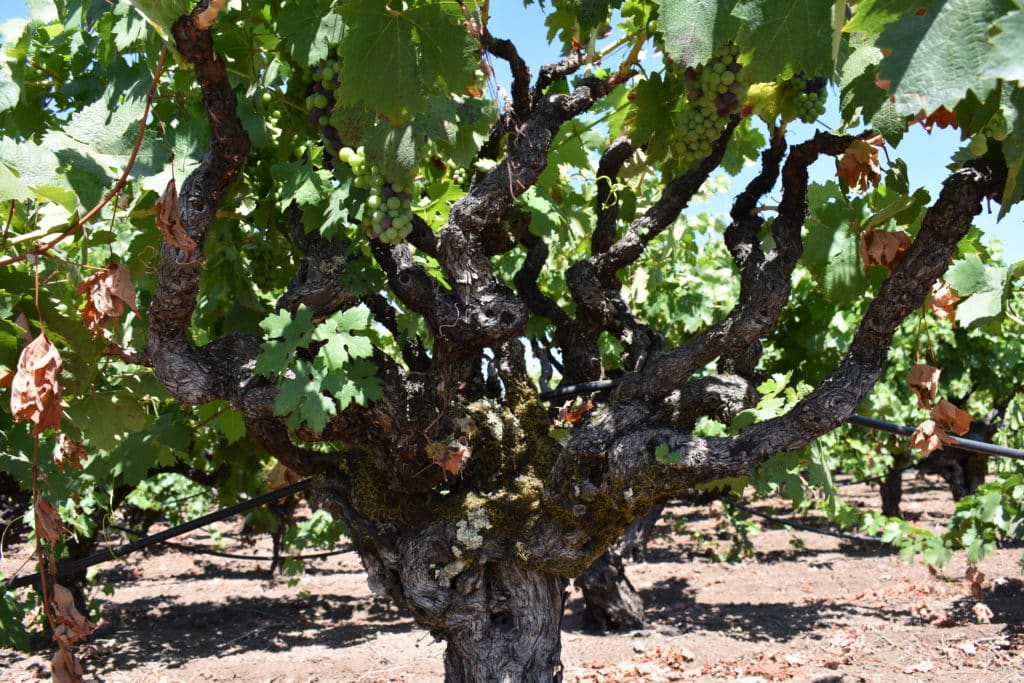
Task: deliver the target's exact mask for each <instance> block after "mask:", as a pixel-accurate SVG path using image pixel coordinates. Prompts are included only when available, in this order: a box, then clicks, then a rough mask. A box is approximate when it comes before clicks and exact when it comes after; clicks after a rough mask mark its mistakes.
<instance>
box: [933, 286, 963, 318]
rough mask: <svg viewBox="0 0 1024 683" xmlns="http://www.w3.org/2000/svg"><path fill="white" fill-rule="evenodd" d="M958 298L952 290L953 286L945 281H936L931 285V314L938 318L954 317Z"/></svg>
mask: <svg viewBox="0 0 1024 683" xmlns="http://www.w3.org/2000/svg"><path fill="white" fill-rule="evenodd" d="M959 301H960V298H959V297H957V295H956V294H955V293H954V292H953V288H952V287H950V286H949V285H948V284H946V283H945V282H942V283H936V284H935V286H934V287H932V300H931V304H930V308H931V311H932V314H933V315H934V316H935V317H936V318H938V319H939V320H953V319H954V318H955V317H956V305H957V302H959Z"/></svg>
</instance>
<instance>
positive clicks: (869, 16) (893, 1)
mask: <svg viewBox="0 0 1024 683" xmlns="http://www.w3.org/2000/svg"><path fill="white" fill-rule="evenodd" d="M927 2H928V0H861V1H860V2H858V3H857V4H856V6H855V9H854V11H853V17H852V18H851V19H850V21H848V22H846V25H845V26H844V27H843V31H844V32H846V33H855V32H860V33H867V34H869V35H876V34H878V33H881V32H882V29H884V28H885V27H886V26H888V25H889V24H891V23H892V22H894V21H896V20H897V19H899V18H900V17H902V16H904V15H906V14H913V13H914V12H915V11H916V10H918V9H920V8H921V7H922V6H923V5H925V4H927Z"/></svg>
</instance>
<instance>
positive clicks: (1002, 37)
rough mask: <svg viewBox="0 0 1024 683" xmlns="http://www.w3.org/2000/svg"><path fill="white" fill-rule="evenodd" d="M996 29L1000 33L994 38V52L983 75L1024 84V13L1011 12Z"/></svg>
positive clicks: (999, 22)
mask: <svg viewBox="0 0 1024 683" xmlns="http://www.w3.org/2000/svg"><path fill="white" fill-rule="evenodd" d="M995 28H996V30H998V31H999V33H998V34H996V35H995V36H994V37H993V38H992V51H991V52H989V54H988V59H986V60H985V66H984V67H983V68H982V70H981V75H982V76H983V77H985V78H1001V79H1003V80H1004V81H1016V82H1017V83H1018V84H1024V54H1022V52H1021V46H1022V45H1024V11H1017V12H1011V13H1010V14H1008V15H1006V16H1005V17H1003V18H1002V19H999V20H998V21H996V23H995Z"/></svg>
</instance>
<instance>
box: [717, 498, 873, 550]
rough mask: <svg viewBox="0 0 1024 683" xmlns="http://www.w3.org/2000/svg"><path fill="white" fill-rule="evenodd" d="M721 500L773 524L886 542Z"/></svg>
mask: <svg viewBox="0 0 1024 683" xmlns="http://www.w3.org/2000/svg"><path fill="white" fill-rule="evenodd" d="M719 500H721V501H722V502H723V503H724V504H726V505H728V506H729V507H731V508H734V509H736V510H742V511H743V512H746V513H748V514H751V515H754V516H756V517H760V518H761V519H764V520H767V521H769V522H772V523H773V524H780V525H782V526H788V527H790V528H791V529H799V530H800V531H809V532H811V533H815V534H821V535H823V536H832V537H834V538H842V539H846V540H848V541H864V542H868V543H877V544H884V541H882V539H880V538H876V537H875V536H865V535H863V534H851V533H848V532H845V531H832V530H831V529H822V528H821V527H817V526H813V525H810V524H804V523H803V522H795V521H793V520H788V519H783V518H782V517H776V516H775V515H769V514H768V513H767V512H760V511H759V510H755V509H753V508H750V507H747V506H746V505H742V504H740V503H737V502H736V501H734V500H729V499H728V498H720V499H719Z"/></svg>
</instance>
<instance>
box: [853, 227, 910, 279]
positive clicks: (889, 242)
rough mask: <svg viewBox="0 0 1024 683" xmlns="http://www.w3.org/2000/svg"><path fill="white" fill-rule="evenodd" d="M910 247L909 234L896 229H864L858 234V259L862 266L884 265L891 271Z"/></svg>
mask: <svg viewBox="0 0 1024 683" xmlns="http://www.w3.org/2000/svg"><path fill="white" fill-rule="evenodd" d="M909 248H910V235H908V234H907V233H905V232H903V231H902V230H898V231H895V232H890V231H888V230H865V231H864V232H862V233H861V234H860V259H861V262H863V263H864V268H865V269H867V267H868V266H884V267H885V268H886V269H887V270H889V271H891V270H892V269H893V267H894V266H895V265H896V264H897V263H899V262H900V260H901V259H902V258H903V255H904V254H905V253H907V249H909Z"/></svg>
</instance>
